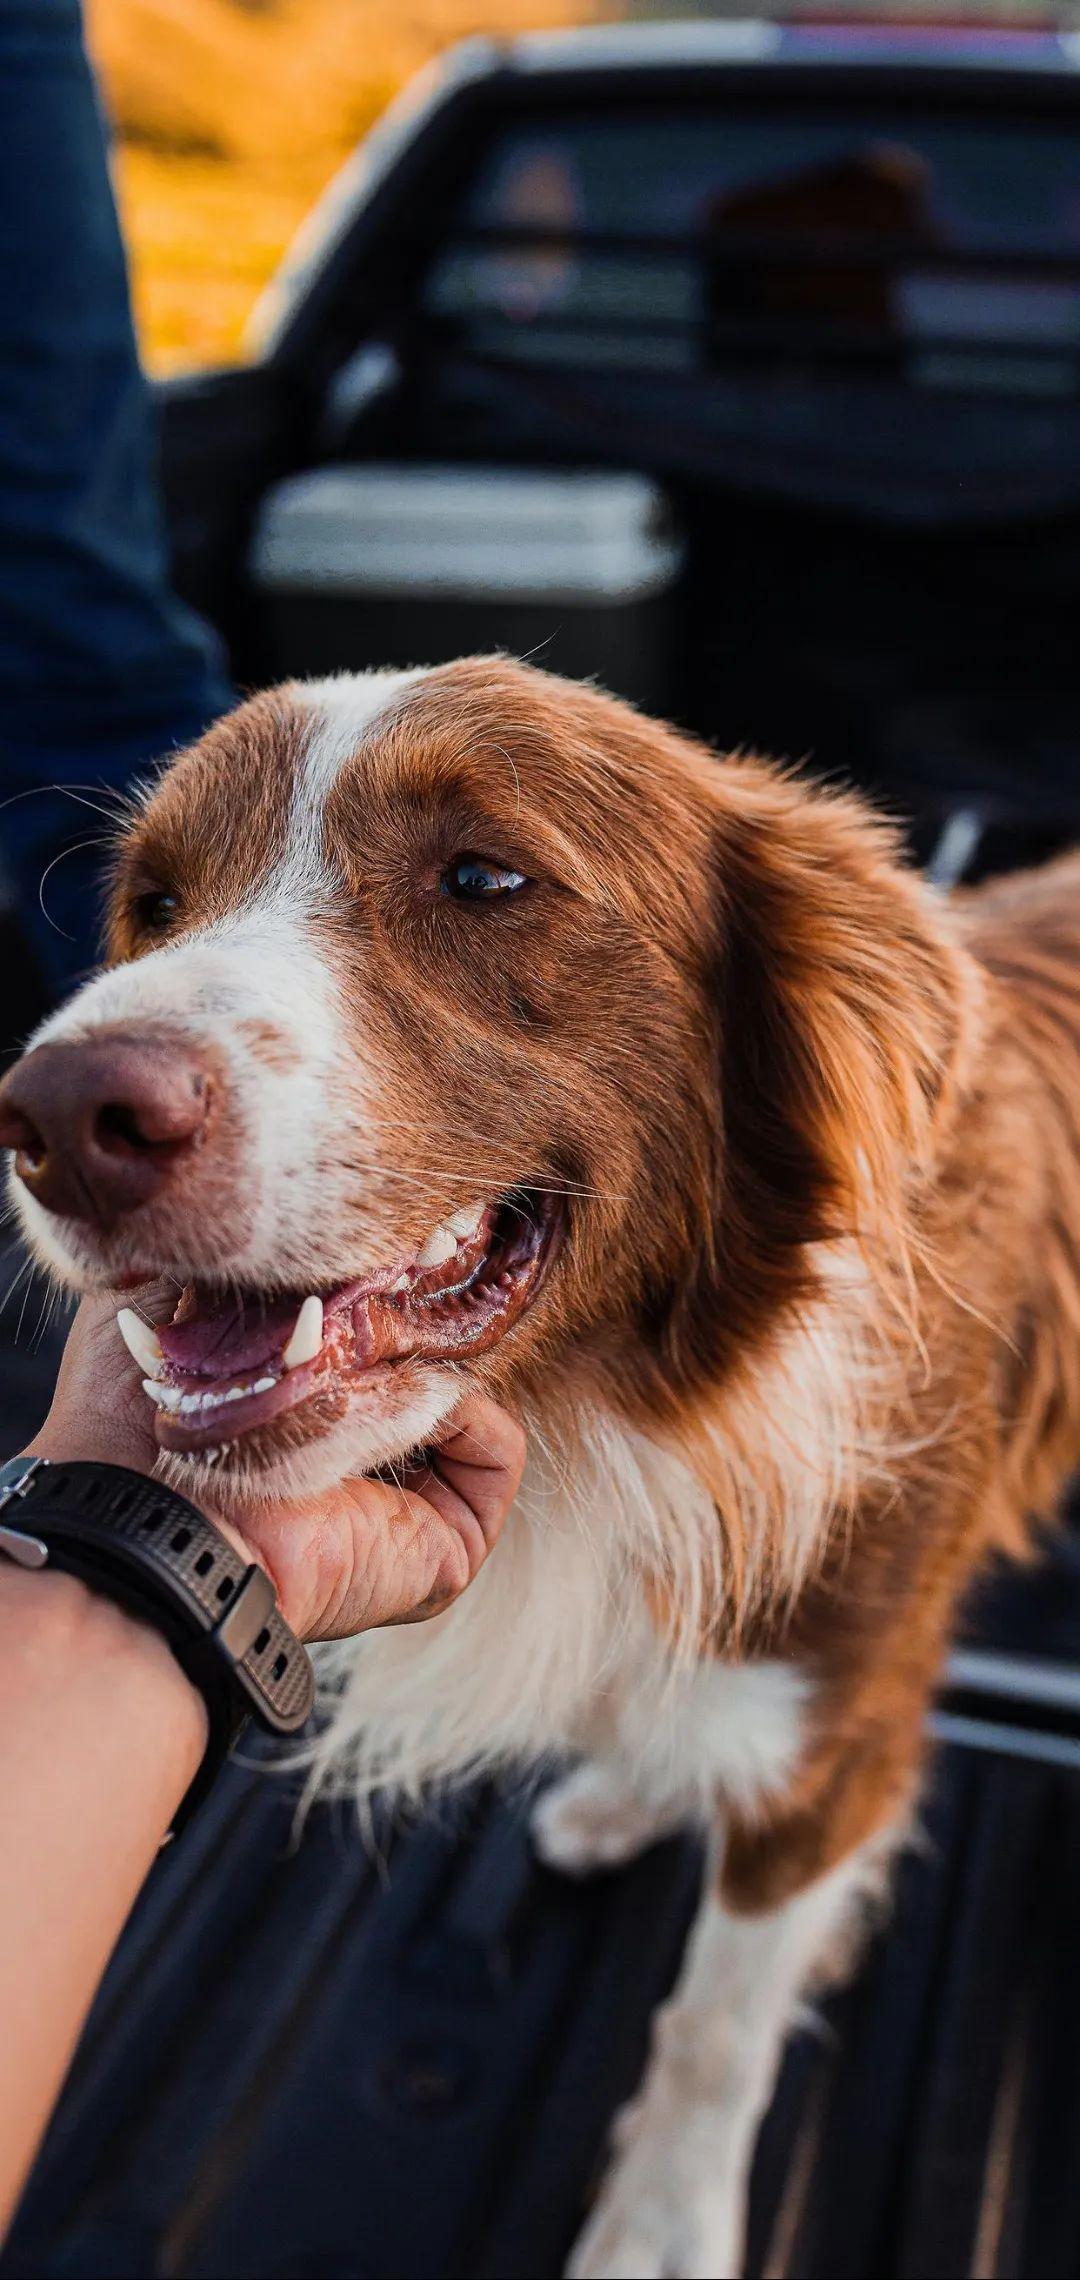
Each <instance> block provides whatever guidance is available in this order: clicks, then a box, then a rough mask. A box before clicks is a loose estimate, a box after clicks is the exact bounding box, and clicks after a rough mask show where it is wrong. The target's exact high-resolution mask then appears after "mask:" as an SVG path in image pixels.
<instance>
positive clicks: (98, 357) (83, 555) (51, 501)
mask: <svg viewBox="0 0 1080 2280" xmlns="http://www.w3.org/2000/svg"><path fill="white" fill-rule="evenodd" d="M155 457H156V453H155V437H154V428H153V418H152V409H151V405H150V401H149V397H148V393H147V389H146V386H145V382H144V380H143V376H142V373H141V371H140V368H139V361H138V355H137V351H136V348H135V342H134V337H133V333H132V326H131V314H130V305H129V298H128V284H127V272H126V266H125V260H124V252H123V246H122V243H121V238H120V231H119V226H118V223H117V217H116V210H115V205H114V201H113V194H112V187H111V183H110V179H109V169H108V159H107V154H106V144H105V134H104V130H103V125H102V119H101V113H100V110H99V108H98V103H97V97H96V93H95V89H94V84H93V80H92V77H91V73H90V70H89V67H88V65H87V61H86V56H85V52H84V49H83V44H82V27H81V21H80V9H79V5H78V0H0V862H2V864H3V868H4V870H5V871H6V873H7V874H8V878H9V881H10V882H12V883H13V885H14V888H15V891H16V893H17V896H18V901H19V907H20V912H21V914H22V916H23V919H24V923H25V925H26V927H27V929H28V932H29V934H30V936H31V939H32V941H33V944H34V947H35V949H36V951H37V953H38V956H39V958H40V959H41V961H42V963H43V965H44V966H45V968H46V971H47V973H48V975H49V977H50V980H51V982H52V984H53V985H54V986H56V987H61V986H63V985H64V984H65V983H66V982H67V981H69V980H70V978H71V977H72V975H73V974H74V973H76V972H77V971H79V970H80V969H81V968H83V967H85V966H86V965H87V964H88V963H89V962H90V961H91V960H92V958H93V956H94V952H95V947H96V936H97V921H98V910H97V896H96V889H95V880H96V875H97V873H98V872H99V871H100V867H101V857H102V850H101V848H100V846H98V847H94V848H89V849H84V850H83V851H82V852H81V853H77V854H76V853H72V854H69V855H63V857H62V859H61V860H60V861H58V862H56V867H55V869H54V870H53V871H52V872H51V874H50V876H49V877H48V879H47V880H46V883H45V887H44V901H45V904H46V908H47V910H48V912H49V914H50V916H51V918H52V919H53V921H54V922H55V925H50V924H49V923H48V920H47V919H46V918H45V917H44V915H43V913H42V911H41V909H40V907H39V899H38V897H39V889H40V886H41V880H42V874H43V872H44V871H45V869H46V867H47V866H48V865H49V864H51V863H53V862H54V860H55V858H56V857H57V856H59V855H61V851H62V850H63V849H65V848H66V847H67V846H69V845H70V844H71V843H72V842H74V841H77V840H79V839H85V838H88V837H98V836H99V835H100V834H101V833H102V832H104V831H105V830H106V829H107V826H106V823H105V822H104V820H103V819H102V817H100V816H99V815H96V814H94V813H93V812H91V811H90V810H88V809H86V808H81V807H79V806H78V805H76V804H75V803H74V802H73V801H72V800H71V799H68V798H66V797H64V796H63V795H61V794H59V793H56V792H54V791H51V790H44V789H40V788H39V787H47V786H52V785H55V784H73V785H80V786H99V787H100V786H108V787H111V788H113V789H119V790H122V789H124V788H125V787H126V786H127V784H128V783H129V782H130V780H131V778H132V776H133V775H135V774H137V773H138V771H139V770H140V768H142V767H144V766H145V765H146V764H147V763H148V762H150V761H152V760H154V759H155V758H156V757H157V756H158V755H159V754H162V753H165V752H168V751H170V750H172V749H173V748H174V747H175V746H176V745H178V744H182V743H185V742H187V741H188V740H189V739H190V738H192V737H193V736H196V735H198V734H199V732H200V731H201V729H202V728H204V727H205V726H206V724H207V722H208V721H209V720H211V719H213V718H214V717H215V715H216V714H218V713H219V712H221V711H223V710H224V709H226V708H227V706H228V705H229V704H230V703H231V702H232V701H233V696H232V691H231V690H230V687H229V684H228V680H227V676H226V672H225V668H224V665H223V662H222V659H221V657H220V655H219V653H218V649H217V645H216V643H215V641H214V638H213V636H212V635H211V634H210V633H209V631H208V630H207V629H206V628H205V627H204V626H202V625H201V624H200V623H199V621H198V620H197V619H196V618H195V617H194V616H193V615H192V614H191V612H189V611H188V610H186V609H184V608H183V607H182V606H181V604H180V603H179V602H178V601H177V600H176V598H175V596H173V595H172V594H171V593H170V590H169V583H168V566H167V559H166V550H165V541H164V533H163V528H162V521H161V515H160V509H159V502H158V495H157V474H156V465H155ZM13 795H15V796H14V798H13ZM27 795H28V796H27ZM88 796H89V795H88ZM56 927H59V928H61V929H62V930H63V931H62V932H57V931H56V930H55V928H56Z"/></svg>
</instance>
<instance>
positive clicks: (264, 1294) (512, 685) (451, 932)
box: [0, 658, 954, 1493]
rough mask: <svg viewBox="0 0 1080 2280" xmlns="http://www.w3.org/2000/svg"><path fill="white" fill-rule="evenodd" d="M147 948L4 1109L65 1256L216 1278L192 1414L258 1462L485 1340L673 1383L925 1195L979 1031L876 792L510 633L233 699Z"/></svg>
mask: <svg viewBox="0 0 1080 2280" xmlns="http://www.w3.org/2000/svg"><path fill="white" fill-rule="evenodd" d="M109 951H110V958H111V964H110V966H109V968H108V969H107V970H106V972H104V973H103V974H102V975H100V976H99V977H98V978H97V979H95V980H94V981H92V982H90V983H89V984H88V985H87V986H86V987H85V988H84V989H83V990H82V991H81V992H80V993H79V994H78V995H77V996H76V997H75V998H74V999H73V1000H72V1001H71V1002H70V1003H69V1004H68V1005H67V1006H66V1007H64V1008H63V1010H62V1011H61V1012H60V1013H59V1014H57V1015H56V1016H54V1017H53V1018H52V1019H51V1020H49V1021H48V1022H47V1023H46V1024H45V1026H44V1027H43V1028H42V1029H41V1030H40V1031H39V1033H38V1036H37V1037H36V1039H35V1040H34V1041H33V1044H32V1046H31V1048H30V1049H29V1050H28V1052H27V1053H26V1054H25V1055H24V1057H23V1059H22V1061H21V1062H20V1063H19V1064H18V1065H17V1066H16V1068H15V1069H14V1070H13V1071H12V1072H11V1074H10V1075H9V1076H8V1078H7V1079H6V1081H5V1084H4V1087H3V1090H2V1094H0V1141H2V1142H3V1143H5V1144H6V1145H7V1146H9V1147H11V1148H12V1149H13V1150H14V1151H15V1154H14V1168H13V1189H14V1193H15V1196H16V1198H17V1201H18V1204H19V1207H20V1210H21V1213H22V1217H23V1222H24V1225H25V1227H26V1230H27V1233H28V1235H29V1237H30V1240H31V1242H32V1244H33V1246H34V1248H35V1250H36V1251H37V1253H38V1254H39V1256H40V1257H41V1258H42V1259H44V1260H45V1261H46V1262H47V1263H48V1265H49V1266H50V1267H51V1268H52V1269H53V1270H54V1271H55V1272H56V1273H57V1274H58V1275H59V1276H61V1277H62V1278H63V1280H64V1281H65V1282H67V1283H69V1284H71V1285H74V1286H76V1287H83V1288H86V1287H90V1286H94V1285H101V1284H105V1285H109V1286H112V1287H120V1288H121V1289H125V1288H131V1287H133V1286H135V1285H137V1284H140V1283H143V1282H146V1281H149V1280H154V1281H155V1282H160V1280H161V1278H166V1280H167V1281H171V1283H172V1284H173V1285H174V1286H175V1287H174V1297H173V1301H172V1302H171V1303H170V1306H169V1307H166V1308H165V1309H164V1314H165V1319H164V1320H162V1319H160V1315H161V1312H162V1310H161V1309H160V1308H159V1309H158V1310H157V1316H156V1328H155V1329H154V1330H153V1332H145V1333H143V1335H142V1336H141V1337H140V1334H139V1331H138V1328H137V1326H136V1327H135V1328H134V1330H133V1332H132V1334H133V1342H134V1347H135V1349H136V1351H137V1352H138V1354H139V1358H140V1359H141V1360H143V1362H144V1364H145V1375H146V1380H147V1387H148V1395H149V1398H150V1399H152V1400H153V1401H154V1403H155V1407H156V1420H155V1422H156V1431H157V1434H158V1438H159V1440H160V1442H161V1444H162V1446H163V1448H165V1449H167V1450H170V1451H172V1452H173V1453H174V1455H176V1456H178V1457H185V1456H187V1457H189V1458H190V1459H191V1460H192V1461H193V1462H205V1460H206V1453H207V1452H216V1451H220V1452H221V1454H220V1456H216V1457H215V1458H214V1459H213V1461H214V1462H215V1463H216V1464H217V1467H218V1471H217V1475H216V1479H217V1480H222V1479H223V1476H224V1477H227V1478H231V1479H232V1480H233V1481H234V1482H236V1483H237V1484H239V1483H244V1484H245V1493H250V1492H251V1489H252V1488H253V1486H255V1485H256V1482H258V1484H259V1485H261V1486H262V1487H263V1488H265V1489H266V1490H267V1491H268V1492H273V1491H274V1490H280V1489H284V1488H286V1487H291V1488H299V1487H307V1488H315V1487H318V1486H320V1485H323V1484H325V1483H326V1482H328V1481H329V1480H331V1479H336V1478H340V1477H342V1475H343V1474H345V1473H346V1472H347V1471H350V1470H351V1471H355V1470H358V1469H361V1468H363V1467H367V1466H371V1465H374V1464H378V1463H382V1462H385V1461H389V1460H391V1459H393V1458H394V1457H396V1456H398V1455H400V1454H401V1453H402V1452H403V1451H404V1450H405V1449H406V1448H407V1447H409V1446H411V1445H413V1444H415V1443H417V1442H419V1441H422V1440H423V1439H424V1438H425V1437H427V1436H428V1435H429V1434H430V1433H431V1432H432V1430H433V1428H434V1427H435V1426H436V1425H437V1423H438V1421H439V1419H440V1417H441V1416H443V1415H445V1414H446V1413H447V1411H448V1410H449V1409H450V1407H451V1406H452V1405H453V1403H454V1402H455V1401H456V1399H457V1398H458V1397H459V1394H460V1391H461V1381H462V1372H463V1371H468V1372H470V1373H474V1374H477V1375H479V1376H480V1377H481V1378H482V1379H483V1380H484V1381H486V1382H487V1383H488V1384H489V1386H490V1387H491V1388H492V1390H494V1391H495V1392H497V1393H499V1392H502V1393H506V1392H522V1391H528V1390H530V1389H531V1388H534V1387H535V1386H536V1385H537V1384H539V1383H541V1382H543V1383H544V1384H545V1385H550V1384H551V1383H552V1382H555V1383H558V1382H559V1381H560V1380H562V1381H565V1380H566V1379H567V1378H568V1377H569V1376H571V1375H572V1376H573V1377H574V1380H575V1383H577V1384H582V1385H585V1386H589V1387H591V1389H592V1390H593V1391H594V1392H598V1393H600V1394H601V1395H602V1396H603V1397H604V1398H606V1399H610V1400H612V1401H614V1402H615V1403H616V1404H617V1405H619V1406H621V1407H622V1408H623V1410H624V1411H629V1413H630V1414H631V1415H632V1416H636V1418H637V1419H638V1421H646V1422H647V1421H649V1420H652V1421H653V1422H654V1423H659V1424H664V1423H670V1421H671V1418H672V1416H673V1415H674V1413H675V1412H676V1411H677V1409H678V1406H679V1404H680V1403H681V1402H685V1401H687V1400H692V1399H693V1397H694V1394H695V1389H697V1388H700V1386H701V1385H702V1384H703V1383H704V1382H708V1383H710V1384H716V1383H719V1382H720V1381H722V1379H723V1376H724V1373H725V1371H727V1370H730V1369H731V1368H733V1367H735V1366H736V1364H737V1363H738V1361H739V1359H740V1357H742V1358H745V1356H746V1354H747V1353H748V1352H752V1351H754V1350H755V1349H756V1348H757V1347H760V1345H761V1343H762V1341H763V1340H766V1339H767V1338H768V1337H769V1336H771V1335H772V1334H773V1333H774V1331H775V1328H776V1325H777V1322H778V1321H779V1319H780V1318H781V1317H782V1316H783V1315H784V1313H785V1310H787V1311H790V1310H791V1309H792V1308H793V1307H797V1306H798V1305H799V1304H800V1303H801V1301H802V1299H803V1298H804V1297H805V1294H806V1291H807V1288H808V1285H809V1281H810V1279H811V1277H812V1272H813V1268H812V1257H813V1247H814V1245H815V1244H817V1243H820V1242H822V1241H825V1240H827V1239H829V1238H831V1237H833V1236H836V1235H838V1234H840V1233H843V1232H844V1231H846V1230H850V1229H851V1228H853V1227H854V1226H855V1224H856V1222H857V1219H858V1216H859V1213H860V1211H862V1210H864V1209H865V1208H866V1207H867V1199H868V1197H871V1196H877V1197H879V1198H880V1197H882V1196H885V1197H888V1196H889V1195H894V1194H896V1193H898V1192H899V1189H900V1187H901V1186H902V1184H903V1182H904V1181H905V1180H906V1179H907V1178H908V1176H909V1174H910V1172H911V1169H912V1167H913V1165H915V1164H916V1162H917V1160H918V1158H919V1155H920V1151H921V1150H923V1148H924V1145H925V1139H926V1133H927V1131H928V1129H929V1126H930V1122H931V1120H932V1116H933V1111H934V1105H935V1102H936V1100H937V1098H938V1095H939V1092H940V1085H941V1073H942V1069H943V1067H944V1065H945V1063H946V1061H947V1058H948V1054H949V1050H950V1043H951V1025H952V997H953V994H954V993H953V991H952V989H951V986H950V976H949V971H948V953H947V949H946V947H945V946H944V945H943V943H942V942H941V941H940V940H939V938H938V935H937V933H936V931H935V927H934V924H933V921H932V919H931V917H930V915H929V913H928V910H927V909H926V908H925V907H924V905H923V903H922V900H921V898H920V894H919V891H918V889H917V888H916V887H915V886H914V884H913V883H912V882H911V881H910V880H908V879H906V878H905V877H904V875H903V874H902V873H901V871H900V870H899V869H898V867H897V866H896V864H895V861H894V851H893V848H892V845H891V841H890V839H889V836H888V834H887V833H886V832H885V831H884V830H883V828H882V827H881V826H880V825H879V824H878V823H876V822H874V821H873V820H871V819H870V818H869V816H868V815H867V814H866V813H865V811H864V810H863V809H862V808H861V807H859V806H858V805H857V804H855V803H853V802H846V801H843V800H837V799H829V798H826V797H825V796H823V795H821V794H817V793H811V792H810V791H809V790H807V789H806V788H805V787H804V786H802V785H799V784H797V783H794V782H792V781H789V780H787V779H785V778H784V777H782V776H780V775H778V774H777V773H776V772H774V771H770V770H767V769H766V768H764V767H762V766H761V765H759V764H758V763H756V762H753V761H749V760H736V761H732V762H727V763H723V764H721V763H718V762H717V761H716V760H715V759H714V758H713V757H712V756H710V755H709V754H708V753H706V752H705V751H704V750H702V749H701V748H699V747H697V746H695V745H693V744H692V743H690V742H689V741H687V740H685V739H683V738H681V737H679V736H677V735H675V734H674V733H673V732H672V731H669V730H666V729H664V728H661V727H659V726H657V725H656V724H655V723H653V722H649V721H646V720H644V719H642V718H640V717H639V716H638V715H637V714H635V713H633V712H632V711H630V710H629V708H627V707H625V706H623V705H620V704H618V703H616V702H614V701H613V700H611V699H609V698H607V697H604V696H601V695H599V694H598V693H596V692H595V691H593V690H590V689H584V688H581V687H577V686H571V685H569V684H567V683H563V682H560V681H557V680H554V679H552V678H550V677H549V676H547V675H545V674H542V673H538V672H534V671H531V670H529V669H527V668H524V667H522V666H519V665H515V664H512V663H510V662H508V661H506V660H503V659H499V658H493V659H471V660H467V661H465V662H463V663H460V664H457V665H452V666H447V667H444V668H438V669H434V670H431V671H426V672H419V673H412V674H408V673H402V674H389V673H388V674H370V675H366V676H360V677H349V676H344V677H342V678H340V679H337V680H333V681H330V682H320V683H311V684H302V683H299V684H293V685H288V686H286V687H284V688H281V689H278V690H275V691H272V692H270V693H269V694H267V695H264V696H260V697H257V698H255V699H254V700H252V701H251V702H250V703H248V704H245V705H243V706H242V707H241V708H240V709H239V710H238V711H237V712H236V713H234V714H232V715H231V716H230V717H229V718H227V719H226V720H224V721H222V722H220V723H219V724H218V725H217V726H216V727H215V728H214V729H212V730H211V731H210V733H209V734H208V735H207V736H205V737H204V738H203V739H202V741H201V742H200V743H199V744H198V745H196V746H195V747H194V748H193V749H192V750H191V751H189V752H187V753H185V754H183V755H182V756H181V757H180V758H179V759H178V760H177V761H176V762H175V763H174V764H173V765H172V766H171V767H170V768H169V769H168V771H167V772H166V773H165V774H164V775H163V777H162V778H161V780H160V781H159V783H158V785H157V787H156V789H155V790H154V792H153V794H152V796H150V797H149V798H147V799H146V800H145V802H144V803H143V804H142V805H141V806H140V807H139V809H138V811H137V814H136V816H135V819H134V820H133V821H132V823H131V825H130V827H129V829H128V830H127V832H126V835H125V837H124V840H123V843H122V845H121V848H120V850H119V856H118V861H117V865H116V871H115V878H114V883H113V890H112V900H111V908H110V919H109ZM172 1306H175V1313H174V1316H173V1318H172V1319H169V1314H170V1312H171V1308H172ZM129 1331H132V1324H131V1322H129Z"/></svg>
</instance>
